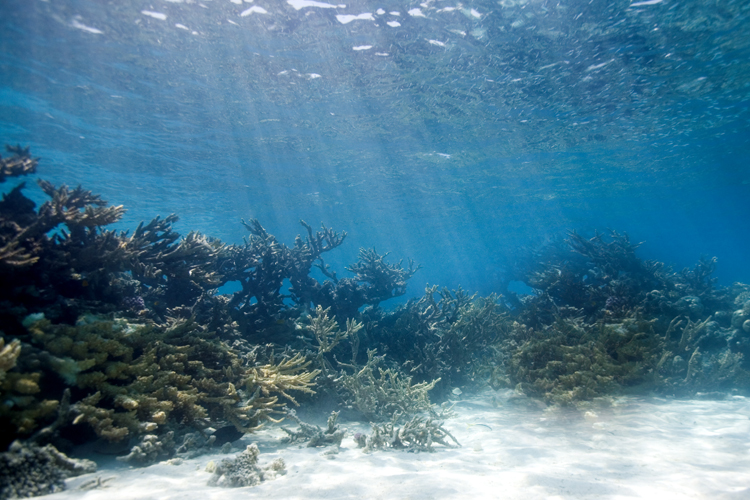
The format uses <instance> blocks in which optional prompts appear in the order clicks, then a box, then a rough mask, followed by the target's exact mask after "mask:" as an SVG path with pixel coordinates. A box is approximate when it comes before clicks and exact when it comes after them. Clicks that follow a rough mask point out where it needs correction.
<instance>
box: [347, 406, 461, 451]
mask: <svg viewBox="0 0 750 500" xmlns="http://www.w3.org/2000/svg"><path fill="white" fill-rule="evenodd" d="M396 419H397V418H394V419H393V420H392V421H391V422H389V423H386V424H383V425H375V424H373V425H372V435H370V436H365V435H361V434H360V435H358V436H356V437H355V441H356V442H357V445H358V446H359V447H360V448H363V450H362V451H364V452H365V453H371V452H373V451H375V450H389V449H393V450H406V451H410V452H416V453H418V452H421V451H424V452H434V451H435V449H434V448H433V445H434V444H440V445H443V446H445V447H446V448H458V447H460V446H461V445H460V444H459V442H458V440H457V439H456V438H455V437H453V435H452V434H451V433H450V432H449V431H447V430H446V429H445V428H444V427H443V424H442V422H439V421H435V420H432V419H429V418H425V417H421V416H419V415H415V416H413V417H412V418H411V420H409V421H408V422H406V423H405V424H404V425H403V426H401V427H397V426H396ZM449 440H450V441H452V442H450V441H449Z"/></svg>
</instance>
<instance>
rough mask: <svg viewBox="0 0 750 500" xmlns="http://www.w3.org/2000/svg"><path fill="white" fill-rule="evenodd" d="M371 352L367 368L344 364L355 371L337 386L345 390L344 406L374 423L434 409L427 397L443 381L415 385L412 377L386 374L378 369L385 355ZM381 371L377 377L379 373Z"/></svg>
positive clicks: (381, 369)
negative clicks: (353, 409) (355, 410)
mask: <svg viewBox="0 0 750 500" xmlns="http://www.w3.org/2000/svg"><path fill="white" fill-rule="evenodd" d="M376 353H377V351H376V350H375V349H368V351H367V363H366V364H365V365H364V366H363V367H359V366H356V365H353V364H351V365H350V364H346V363H340V364H341V366H343V367H344V368H348V369H350V370H352V373H351V374H348V373H346V371H342V373H341V375H340V377H339V378H338V379H337V383H338V384H339V385H340V387H341V393H342V394H343V399H344V404H345V405H346V406H347V407H349V408H356V409H357V410H358V411H359V412H361V413H362V414H363V415H364V416H365V418H367V419H368V420H370V421H382V420H389V419H391V418H392V417H393V416H394V415H397V414H398V415H413V414H415V413H418V412H421V411H427V410H429V409H430V398H429V396H428V395H427V393H428V392H429V391H430V390H431V389H432V388H433V387H435V384H437V383H438V382H439V380H433V381H431V382H422V383H418V384H412V377H409V376H406V375H404V374H403V373H401V372H399V371H398V370H395V369H393V368H388V369H386V370H384V369H383V368H381V367H379V366H378V365H379V364H380V363H381V362H382V361H383V359H384V358H385V355H382V356H376ZM376 368H377V374H376V372H375V369H376Z"/></svg>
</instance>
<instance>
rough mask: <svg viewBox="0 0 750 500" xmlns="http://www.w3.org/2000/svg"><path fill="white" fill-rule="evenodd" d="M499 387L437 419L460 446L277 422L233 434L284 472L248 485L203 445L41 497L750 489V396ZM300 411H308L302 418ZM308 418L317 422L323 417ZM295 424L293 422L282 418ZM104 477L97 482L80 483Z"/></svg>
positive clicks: (592, 495) (357, 427)
mask: <svg viewBox="0 0 750 500" xmlns="http://www.w3.org/2000/svg"><path fill="white" fill-rule="evenodd" d="M498 399H503V398H498V397H497V394H490V393H486V394H480V395H474V396H472V397H469V398H465V399H464V400H462V401H460V402H458V404H457V405H456V406H455V408H454V411H455V413H456V416H455V417H453V418H451V419H449V420H447V421H446V422H445V425H444V427H445V428H446V429H447V430H449V431H450V432H451V433H452V434H453V435H454V436H455V437H456V438H457V439H458V441H459V442H460V443H461V445H462V446H461V448H457V449H446V448H443V447H441V446H437V447H436V451H435V452H434V453H407V452H404V451H376V452H374V453H370V454H365V453H363V452H362V450H360V449H358V448H357V447H356V445H355V443H354V440H353V438H352V436H353V435H354V433H355V432H368V433H369V426H367V425H363V424H359V423H347V422H342V421H340V422H339V424H340V425H342V426H343V427H345V428H347V429H348V433H347V437H346V438H345V439H344V441H343V444H342V447H341V450H340V453H339V454H338V455H335V456H333V458H328V457H326V456H323V455H322V452H323V451H324V449H322V448H305V447H300V446H299V445H284V444H282V443H281V438H282V437H283V436H285V434H284V433H283V431H281V430H280V429H279V428H278V427H267V428H265V429H263V430H262V431H260V432H258V433H256V434H253V435H248V436H245V437H244V438H242V440H240V441H238V442H237V443H235V449H236V451H237V452H239V451H240V450H244V448H245V446H246V445H247V444H250V443H251V442H256V443H258V446H259V447H260V450H261V456H260V460H259V465H260V466H263V465H266V464H267V463H269V462H271V461H272V460H273V459H275V458H278V457H282V458H283V459H284V461H285V462H286V467H287V473H286V475H284V476H281V477H279V478H277V479H275V480H273V481H268V482H264V483H263V484H261V485H259V486H255V487H244V488H220V487H212V486H208V485H207V482H208V480H209V478H210V477H211V474H209V473H208V472H205V469H206V465H207V464H208V462H209V461H212V460H213V461H214V462H217V463H218V462H219V461H220V460H222V459H224V458H231V457H232V456H233V455H234V453H232V454H229V455H224V454H215V455H203V456H201V457H199V458H196V459H191V460H185V461H183V462H182V463H181V464H179V465H170V464H169V463H166V462H162V463H159V464H155V465H152V466H150V467H145V468H128V467H122V466H120V467H114V468H100V470H99V471H98V472H97V473H95V474H89V475H86V476H81V477H77V478H73V479H70V480H68V490H67V491H65V492H62V493H57V494H54V495H50V496H48V497H45V498H49V499H50V500H52V499H53V498H54V499H67V498H71V499H72V498H75V499H86V500H119V499H123V500H125V499H144V500H145V499H149V500H151V499H152V500H166V499H175V500H176V499H180V500H192V499H195V500H198V499H200V500H212V499H217V500H218V499H228V500H232V499H238V500H239V499H243V500H244V499H264V500H275V499H278V500H282V499H283V500H293V499H325V500H336V499H354V498H356V499H383V500H386V499H387V500H391V499H404V500H406V499H410V500H418V499H431V500H432V499H633V498H647V499H659V500H670V499H680V500H682V499H694V498H700V499H712V500H719V499H733V500H734V499H737V500H748V499H750V399H748V398H744V397H738V396H735V397H731V398H729V399H726V400H722V401H701V400H689V401H686V400H669V399H657V398H631V397H628V398H618V399H616V400H615V401H614V404H613V405H612V406H610V407H606V408H602V407H594V408H591V409H589V410H588V411H560V410H557V411H549V410H546V411H543V410H539V409H534V410H530V409H527V408H521V407H518V406H515V405H511V404H509V403H507V402H504V403H501V404H499V405H496V404H492V402H493V401H494V402H496V401H497V400H498ZM305 417H307V416H303V419H306V418H305ZM311 423H316V424H318V425H321V426H324V424H325V419H324V418H321V419H320V421H317V422H315V421H314V419H313V421H312V422H311ZM288 424H289V426H290V427H292V428H293V427H294V426H293V425H292V424H291V423H288ZM96 478H100V479H101V480H102V481H101V483H102V486H101V487H99V488H96V489H93V490H87V491H84V490H81V489H80V486H81V485H84V484H85V483H91V481H92V479H96Z"/></svg>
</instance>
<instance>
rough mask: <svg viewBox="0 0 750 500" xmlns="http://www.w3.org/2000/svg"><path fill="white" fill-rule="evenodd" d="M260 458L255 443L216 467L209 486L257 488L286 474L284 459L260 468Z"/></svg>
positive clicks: (278, 459)
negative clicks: (264, 482)
mask: <svg viewBox="0 0 750 500" xmlns="http://www.w3.org/2000/svg"><path fill="white" fill-rule="evenodd" d="M259 456H260V450H258V446H257V445H256V444H255V443H253V444H251V445H248V447H247V448H246V449H245V451H243V452H242V453H238V454H237V456H236V457H235V458H234V459H232V460H222V461H221V463H220V464H218V465H217V466H216V469H215V471H214V474H213V476H212V477H211V479H210V480H209V481H208V485H209V486H221V487H224V488H239V487H242V486H257V485H259V484H260V483H262V482H263V481H270V480H273V479H276V478H277V477H278V476H282V475H284V474H286V465H285V464H284V460H283V459H281V458H277V459H275V460H274V461H272V462H271V463H270V464H268V465H266V466H265V467H260V466H259V465H258V457H259Z"/></svg>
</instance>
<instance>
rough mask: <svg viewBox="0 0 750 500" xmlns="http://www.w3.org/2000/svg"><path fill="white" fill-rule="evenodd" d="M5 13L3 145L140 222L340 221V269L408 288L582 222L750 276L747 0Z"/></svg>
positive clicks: (141, 7)
mask: <svg viewBox="0 0 750 500" xmlns="http://www.w3.org/2000/svg"><path fill="white" fill-rule="evenodd" d="M0 8H1V9H2V16H0V26H1V31H0V140H1V141H3V142H4V143H9V144H17V143H18V144H21V145H24V146H27V145H28V146H31V151H32V153H33V154H34V155H35V156H39V157H41V158H42V161H41V163H40V167H39V173H38V175H39V177H41V178H44V179H47V180H49V181H51V182H53V183H55V184H59V183H66V184H68V185H77V184H82V185H83V186H84V187H85V188H87V189H90V190H92V191H94V192H95V193H100V194H101V195H102V196H103V198H104V199H107V200H109V201H110V202H111V203H112V204H118V205H119V204H122V205H125V206H126V208H127V209H128V212H127V214H126V216H125V217H124V219H123V220H122V221H121V222H120V223H118V227H120V228H122V229H126V228H134V227H135V226H136V225H137V224H138V222H139V221H141V220H151V219H152V218H153V217H154V216H156V215H161V216H166V215H168V214H170V213H176V214H178V215H179V216H180V222H179V223H178V224H177V226H176V229H177V230H178V231H180V232H181V233H182V234H186V233H188V232H189V231H191V230H198V231H201V232H204V233H207V234H209V235H212V236H216V237H219V238H221V239H222V240H224V241H226V242H230V243H238V242H240V241H241V240H242V237H243V236H244V235H245V234H246V231H245V229H244V228H243V226H242V225H241V223H240V219H241V218H244V219H248V218H252V217H255V218H258V219H259V220H260V222H261V223H262V224H263V225H264V226H265V228H266V229H267V230H268V231H269V232H270V233H272V234H274V235H276V236H277V237H278V238H279V239H280V240H281V241H283V242H285V243H287V244H291V243H292V242H293V239H294V236H295V235H296V234H298V233H299V232H301V231H303V228H302V227H301V226H300V225H299V224H298V221H299V220H300V219H303V220H305V221H307V222H309V223H311V224H312V225H313V226H317V225H318V224H319V223H320V222H323V223H325V224H326V225H327V226H329V227H333V228H335V229H336V230H345V231H347V233H348V237H347V241H346V243H345V244H344V245H343V246H342V247H340V248H338V249H336V250H335V251H334V252H332V253H331V254H328V255H327V259H326V260H327V262H328V263H329V264H331V265H332V267H334V268H335V269H337V270H338V273H339V275H340V276H343V275H346V271H345V270H344V267H345V266H346V265H347V264H350V263H353V262H355V261H356V259H357V252H358V250H359V248H360V247H375V248H376V249H377V250H378V251H379V252H381V253H382V252H391V254H390V257H389V258H390V259H392V260H393V261H397V260H399V259H408V258H413V259H414V260H415V261H416V262H418V263H419V264H421V265H422V269H421V270H420V271H419V272H418V273H417V274H416V275H415V276H414V278H412V280H411V281H410V284H409V292H408V295H409V296H419V295H421V294H422V292H423V289H424V286H425V284H427V283H429V284H438V285H441V286H446V287H449V288H456V287H458V286H459V285H461V286H463V287H464V288H465V289H467V290H471V291H478V292H480V293H482V294H487V293H491V292H496V291H501V288H502V286H503V285H502V284H503V283H505V281H507V279H508V269H509V266H511V264H512V263H513V262H514V261H515V260H517V259H518V258H519V252H523V250H519V249H520V248H522V247H524V246H526V247H528V246H531V247H533V246H534V245H538V244H542V243H543V242H545V241H548V240H550V239H553V238H557V237H560V236H563V235H564V234H565V231H566V230H569V229H575V230H577V231H578V232H580V233H584V234H593V231H594V230H595V229H599V230H606V229H607V228H612V229H616V230H618V231H620V232H623V231H624V232H627V233H628V234H629V235H630V237H631V239H632V240H635V241H644V242H645V243H644V244H643V246H642V247H641V249H640V252H641V253H640V256H641V257H642V258H648V259H657V260H660V261H664V262H667V263H668V264H671V265H673V266H674V267H675V268H676V269H681V268H682V267H686V266H692V265H693V264H694V263H695V262H697V260H698V259H699V257H700V256H701V255H708V256H716V257H718V259H719V260H718V269H717V272H716V275H717V276H718V277H719V278H720V281H721V284H724V285H729V284H731V283H732V282H734V281H743V282H750V259H749V258H748V249H749V248H750V225H748V215H750V210H749V209H750V196H749V195H750V127H749V125H750V123H749V119H750V4H748V3H747V2H746V1H744V0H718V1H715V2H713V1H712V2H702V1H696V0H684V1H680V2H677V1H674V0H663V1H659V0H650V1H636V2H629V1H628V0H616V1H610V0H585V1H581V0H572V1H564V0H561V1H557V0H551V1H550V0H500V1H495V0H493V1H489V0H487V1H464V2H462V3H458V2H454V1H444V0H438V1H429V0H428V1H426V2H423V3H419V2H418V1H417V0H414V1H411V2H410V1H391V0H385V1H370V0H368V1H355V2H348V1H347V2H346V4H345V5H343V4H341V5H339V4H337V3H329V2H322V1H319V2H313V1H306V0H290V1H289V2H286V1H282V0H274V1H271V0H256V1H255V2H242V1H240V0H212V1H211V0H202V1H197V0H194V1H191V0H184V1H180V0H169V1H166V0H151V1H136V0H120V1H112V2H104V1H96V2H92V1H76V0H49V1H42V0H2V1H1V2H0ZM13 185H15V183H6V184H5V185H3V188H4V189H5V190H8V189H10V188H11V187H12V186H13ZM28 185H29V186H30V187H29V190H28V192H29V193H31V194H32V195H33V196H35V197H36V198H37V199H42V195H41V192H40V191H39V189H38V188H37V187H36V185H35V184H34V183H33V182H28ZM32 185H33V187H32ZM521 257H522V256H521ZM391 302H395V301H391ZM384 305H388V304H384Z"/></svg>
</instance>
